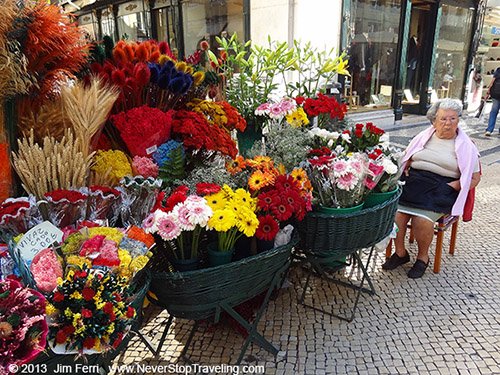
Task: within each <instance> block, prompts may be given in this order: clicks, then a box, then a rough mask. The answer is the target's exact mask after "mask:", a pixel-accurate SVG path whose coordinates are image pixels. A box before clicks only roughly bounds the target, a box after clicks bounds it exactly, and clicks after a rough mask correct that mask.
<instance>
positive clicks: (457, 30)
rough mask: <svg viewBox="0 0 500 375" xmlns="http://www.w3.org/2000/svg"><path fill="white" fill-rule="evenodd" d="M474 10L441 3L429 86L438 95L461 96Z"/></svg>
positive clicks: (456, 97)
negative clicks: (430, 85)
mask: <svg viewBox="0 0 500 375" xmlns="http://www.w3.org/2000/svg"><path fill="white" fill-rule="evenodd" d="M473 14H474V10H473V9H469V8H461V7H456V6H452V5H447V4H443V5H442V16H441V24H440V27H439V34H438V35H439V37H438V40H437V48H436V54H435V58H436V61H435V68H434V78H433V80H432V82H433V84H432V87H433V89H434V90H435V91H436V93H437V97H438V98H445V97H446V98H455V99H459V98H461V97H462V88H463V84H464V77H465V74H466V72H467V66H466V64H467V52H468V50H469V44H470V40H471V31H472V19H473Z"/></svg>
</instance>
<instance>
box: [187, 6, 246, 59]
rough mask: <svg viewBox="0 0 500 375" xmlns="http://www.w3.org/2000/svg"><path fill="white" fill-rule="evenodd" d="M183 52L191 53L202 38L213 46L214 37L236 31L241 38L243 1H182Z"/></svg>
mask: <svg viewBox="0 0 500 375" xmlns="http://www.w3.org/2000/svg"><path fill="white" fill-rule="evenodd" d="M182 15H183V29H184V52H185V54H186V55H189V54H191V53H193V52H194V51H195V50H196V49H197V48H198V47H199V43H200V42H201V41H202V40H207V41H209V43H210V45H211V46H215V37H216V36H220V35H224V34H227V35H232V34H233V33H237V34H238V35H239V36H240V39H243V36H244V34H243V1H241V0H214V1H203V0H187V1H183V2H182Z"/></svg>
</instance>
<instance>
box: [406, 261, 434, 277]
mask: <svg viewBox="0 0 500 375" xmlns="http://www.w3.org/2000/svg"><path fill="white" fill-rule="evenodd" d="M428 266H429V261H427V263H424V262H422V261H421V260H420V259H417V261H416V262H415V264H414V265H413V267H412V268H411V270H409V271H408V277H409V278H410V279H420V278H421V277H422V276H423V275H424V273H425V270H426V269H427V267H428Z"/></svg>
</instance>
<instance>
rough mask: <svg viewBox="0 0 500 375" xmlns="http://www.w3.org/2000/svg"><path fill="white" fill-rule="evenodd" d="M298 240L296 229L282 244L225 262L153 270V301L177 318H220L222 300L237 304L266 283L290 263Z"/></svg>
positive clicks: (248, 297)
mask: <svg viewBox="0 0 500 375" xmlns="http://www.w3.org/2000/svg"><path fill="white" fill-rule="evenodd" d="M297 243H298V235H297V233H295V235H294V236H293V238H292V240H291V241H290V242H289V243H288V244H287V245H284V246H280V247H277V248H275V249H273V250H270V251H267V252H264V253H261V254H258V255H255V256H251V257H248V258H244V259H242V260H239V261H236V262H232V263H229V264H224V265H222V266H217V267H211V268H206V269H202V270H197V271H188V272H173V273H169V272H152V280H151V287H150V291H151V292H152V293H153V294H154V296H155V297H156V298H152V301H151V302H153V303H154V304H156V305H158V306H160V307H162V308H165V309H167V310H168V312H169V314H171V315H172V316H174V317H176V318H183V319H192V320H201V319H207V318H209V317H212V316H214V321H215V322H217V321H218V320H219V313H220V311H221V310H220V308H221V305H222V304H227V305H229V306H231V307H232V306H236V305H239V304H240V303H242V302H244V301H247V300H249V299H251V298H253V297H255V296H257V295H259V294H260V293H262V292H263V291H265V290H266V289H269V287H270V286H271V284H272V280H273V278H274V276H275V275H276V273H277V272H280V271H281V270H285V271H286V270H287V269H288V266H289V265H290V258H291V257H290V255H291V250H292V247H293V246H295V245H296V244H297Z"/></svg>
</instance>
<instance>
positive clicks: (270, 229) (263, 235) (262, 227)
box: [255, 215, 280, 241]
mask: <svg viewBox="0 0 500 375" xmlns="http://www.w3.org/2000/svg"><path fill="white" fill-rule="evenodd" d="M279 229H280V227H279V225H278V222H277V221H276V220H275V219H274V218H273V217H272V216H271V215H265V216H259V227H258V228H257V231H256V232H255V236H257V238H258V239H260V240H265V241H272V240H273V239H274V237H276V234H277V233H278V231H279Z"/></svg>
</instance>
